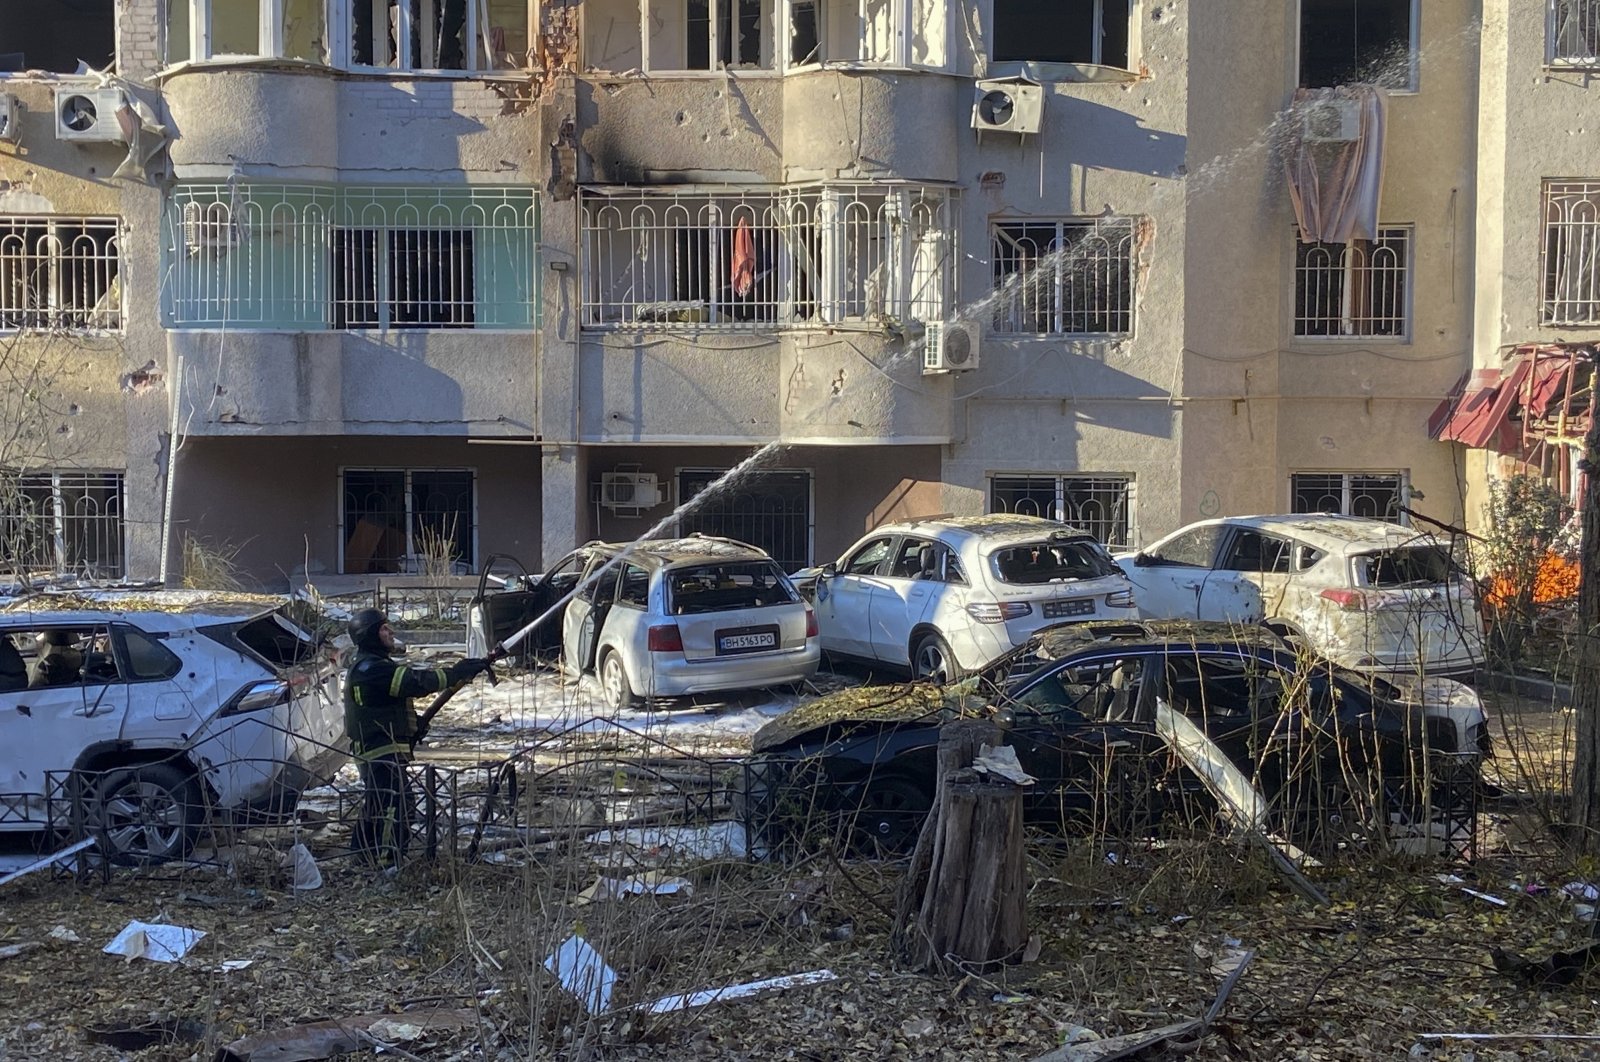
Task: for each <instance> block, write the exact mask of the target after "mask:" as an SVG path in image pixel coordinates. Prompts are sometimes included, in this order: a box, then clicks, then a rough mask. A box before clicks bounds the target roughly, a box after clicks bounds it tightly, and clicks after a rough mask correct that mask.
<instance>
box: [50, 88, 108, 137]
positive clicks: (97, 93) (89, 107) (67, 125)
mask: <svg viewBox="0 0 1600 1062" xmlns="http://www.w3.org/2000/svg"><path fill="white" fill-rule="evenodd" d="M122 105H123V99H122V90H121V89H116V88H58V89H56V139H57V140H76V141H80V142H99V143H114V142H117V141H120V140H121V139H122V126H121V125H119V124H118V123H117V111H118V110H119V109H120V108H121V107H122Z"/></svg>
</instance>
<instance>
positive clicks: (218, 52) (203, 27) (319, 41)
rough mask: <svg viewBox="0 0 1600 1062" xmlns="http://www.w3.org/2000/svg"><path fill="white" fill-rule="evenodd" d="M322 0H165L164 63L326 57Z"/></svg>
mask: <svg viewBox="0 0 1600 1062" xmlns="http://www.w3.org/2000/svg"><path fill="white" fill-rule="evenodd" d="M327 36H328V35H327V28H326V21H325V12H324V8H323V0H171V2H170V3H169V4H168V5H167V23H166V38H167V62H168V63H169V64H170V63H180V62H188V61H190V60H200V61H204V60H208V59H228V58H268V59H302V60H305V61H306V62H313V63H325V62H327V61H328V51H327V44H326V42H327Z"/></svg>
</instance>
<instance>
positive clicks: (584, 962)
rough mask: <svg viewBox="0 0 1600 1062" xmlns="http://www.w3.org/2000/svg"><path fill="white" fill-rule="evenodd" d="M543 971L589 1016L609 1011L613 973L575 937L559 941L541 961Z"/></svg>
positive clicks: (613, 971)
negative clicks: (552, 976) (553, 977)
mask: <svg viewBox="0 0 1600 1062" xmlns="http://www.w3.org/2000/svg"><path fill="white" fill-rule="evenodd" d="M544 968H545V969H546V970H549V971H550V972H551V973H553V974H555V976H556V980H558V981H560V982H561V986H562V987H563V988H565V989H566V990H567V991H568V992H571V993H572V994H573V995H574V996H575V997H577V1000H578V1002H579V1003H582V1004H583V1006H584V1009H585V1010H587V1011H588V1012H589V1013H590V1014H602V1013H604V1012H605V1011H607V1010H609V1009H610V1007H611V991H612V989H614V988H616V986H617V972H616V971H615V970H613V969H612V968H611V967H609V966H607V965H606V961H605V960H604V959H602V958H601V957H600V953H599V952H598V951H595V950H594V948H593V947H591V946H590V945H589V942H588V941H587V940H584V939H583V938H582V937H580V936H578V935H577V934H576V933H574V934H573V935H572V936H570V937H568V938H567V939H566V940H564V941H562V942H561V946H560V947H559V948H557V949H556V950H555V952H554V953H552V954H551V955H550V957H549V958H547V959H545V961H544Z"/></svg>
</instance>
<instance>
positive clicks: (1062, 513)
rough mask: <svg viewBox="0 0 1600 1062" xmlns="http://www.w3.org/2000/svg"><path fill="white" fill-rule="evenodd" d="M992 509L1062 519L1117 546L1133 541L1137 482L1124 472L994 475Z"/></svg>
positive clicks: (1125, 547) (1102, 540)
mask: <svg viewBox="0 0 1600 1062" xmlns="http://www.w3.org/2000/svg"><path fill="white" fill-rule="evenodd" d="M989 511H990V512H996V513H1018V514H1022V515H1026V516H1042V517H1044V518H1046V519H1049V520H1060V521H1062V522H1064V523H1067V524H1070V525H1072V526H1073V527H1077V528H1080V529H1082V530H1084V531H1087V532H1089V533H1090V534H1092V535H1094V537H1095V538H1097V539H1099V540H1100V541H1101V542H1103V543H1105V544H1106V545H1107V546H1110V547H1112V548H1115V549H1128V548H1131V547H1132V545H1133V541H1134V537H1133V480H1132V479H1130V478H1128V477H1126V476H995V477H993V479H991V480H990V482H989Z"/></svg>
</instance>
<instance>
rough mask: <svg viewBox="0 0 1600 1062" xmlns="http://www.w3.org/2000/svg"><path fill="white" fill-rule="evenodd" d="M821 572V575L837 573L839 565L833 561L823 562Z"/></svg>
mask: <svg viewBox="0 0 1600 1062" xmlns="http://www.w3.org/2000/svg"><path fill="white" fill-rule="evenodd" d="M822 574H823V575H838V574H839V565H838V564H836V563H835V562H833V561H829V562H828V563H826V564H824V565H823V566H822Z"/></svg>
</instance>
